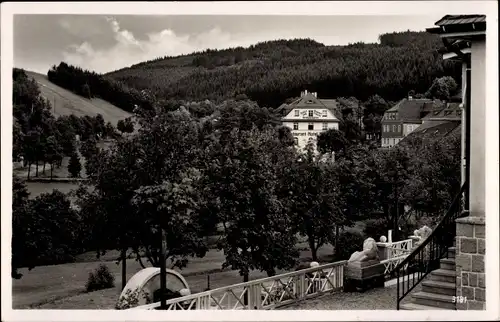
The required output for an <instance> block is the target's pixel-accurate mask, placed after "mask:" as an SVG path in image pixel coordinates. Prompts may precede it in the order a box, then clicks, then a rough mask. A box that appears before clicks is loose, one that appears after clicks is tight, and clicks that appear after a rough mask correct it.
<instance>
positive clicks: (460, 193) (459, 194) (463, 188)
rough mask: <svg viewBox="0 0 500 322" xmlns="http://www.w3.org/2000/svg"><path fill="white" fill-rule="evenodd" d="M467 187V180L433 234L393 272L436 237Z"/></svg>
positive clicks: (395, 269) (396, 268)
mask: <svg viewBox="0 0 500 322" xmlns="http://www.w3.org/2000/svg"><path fill="white" fill-rule="evenodd" d="M466 187H467V182H465V183H464V184H463V186H462V188H461V189H460V192H459V193H458V194H457V195H456V196H455V198H453V201H452V203H451V205H450V207H448V210H447V211H446V214H445V215H444V216H443V218H441V220H440V221H439V223H438V224H437V225H436V227H435V228H434V229H433V230H432V232H431V234H430V235H429V236H428V237H427V238H426V239H425V240H424V241H422V242H421V243H420V244H419V245H418V246H417V247H416V248H415V249H414V250H413V251H412V252H411V253H410V254H408V256H407V257H406V258H405V260H404V261H402V262H401V263H399V264H398V265H397V266H396V267H395V268H394V270H393V272H396V271H397V270H399V269H401V267H403V266H404V265H406V264H408V262H409V261H410V260H411V259H413V258H414V257H415V255H416V254H417V253H419V252H420V251H421V250H422V249H424V248H425V247H426V246H427V245H428V244H429V243H430V241H431V237H434V235H435V234H436V231H438V230H439V228H441V227H442V226H443V224H444V222H445V221H446V219H448V218H449V217H450V216H451V214H452V213H453V208H454V207H455V206H456V203H457V202H459V201H460V200H461V199H460V196H461V195H462V194H463V193H464V192H465V190H466Z"/></svg>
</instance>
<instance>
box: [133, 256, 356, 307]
mask: <svg viewBox="0 0 500 322" xmlns="http://www.w3.org/2000/svg"><path fill="white" fill-rule="evenodd" d="M346 265H347V261H340V262H335V263H331V264H326V265H321V266H317V267H312V268H307V269H303V270H300V271H295V272H290V273H285V274H280V275H276V276H272V277H267V278H262V279H258V280H255V281H250V282H245V283H241V284H235V285H230V286H226V287H221V288H217V289H214V290H210V291H205V292H201V293H196V294H192V295H188V296H184V297H179V298H175V299H171V300H168V301H167V306H166V310H242V309H243V310H269V309H274V308H277V307H281V306H285V305H288V304H292V303H296V302H299V301H301V300H304V299H308V298H312V297H316V296H319V295H322V294H326V293H333V292H335V291H338V290H341V289H342V288H343V285H344V268H345V266H346ZM132 309H135V310H137V309H139V310H158V309H160V303H159V302H157V303H153V304H148V305H143V306H138V307H134V308H132Z"/></svg>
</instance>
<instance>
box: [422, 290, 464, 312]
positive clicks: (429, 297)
mask: <svg viewBox="0 0 500 322" xmlns="http://www.w3.org/2000/svg"><path fill="white" fill-rule="evenodd" d="M412 297H413V301H414V303H416V304H420V305H426V306H434V307H437V308H442V309H450V310H455V308H456V305H455V303H453V296H452V295H443V294H435V293H429V292H423V291H422V292H418V293H415V294H413V296H412Z"/></svg>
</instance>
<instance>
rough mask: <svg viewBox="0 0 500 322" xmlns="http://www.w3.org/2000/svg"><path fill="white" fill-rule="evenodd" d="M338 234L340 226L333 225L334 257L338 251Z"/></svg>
mask: <svg viewBox="0 0 500 322" xmlns="http://www.w3.org/2000/svg"><path fill="white" fill-rule="evenodd" d="M339 234H340V227H339V225H335V257H337V255H338V253H339Z"/></svg>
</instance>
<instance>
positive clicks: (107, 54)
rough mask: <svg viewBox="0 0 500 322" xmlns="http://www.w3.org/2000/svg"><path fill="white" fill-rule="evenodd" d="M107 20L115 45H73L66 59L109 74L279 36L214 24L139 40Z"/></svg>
mask: <svg viewBox="0 0 500 322" xmlns="http://www.w3.org/2000/svg"><path fill="white" fill-rule="evenodd" d="M105 20H106V21H107V23H108V28H109V31H110V32H112V34H113V40H114V44H112V45H110V46H107V48H97V46H93V45H92V44H91V43H90V42H88V41H85V42H82V43H80V44H73V45H71V46H68V47H67V48H66V50H64V52H63V58H64V61H65V62H67V63H69V64H74V65H78V66H80V67H82V68H85V69H89V70H93V71H96V72H100V73H105V72H109V71H113V70H117V69H120V68H123V67H126V66H130V65H133V64H136V63H139V62H142V61H146V60H151V59H154V58H157V57H163V56H176V55H180V54H189V53H192V52H195V51H202V50H205V49H208V48H210V49H223V48H230V47H237V46H250V45H252V44H255V43H257V42H259V41H263V40H271V39H276V38H277V37H276V36H275V35H272V34H269V33H265V34H264V33H261V34H252V35H248V34H246V35H242V34H240V35H237V34H234V35H232V34H231V33H229V32H225V31H223V30H221V29H220V28H218V27H214V28H211V29H209V30H206V31H202V32H199V33H193V34H188V35H181V34H176V33H175V32H174V31H173V30H171V29H164V30H161V31H159V32H151V33H148V34H147V36H146V37H145V39H138V38H137V37H135V36H134V34H133V33H132V32H131V31H129V30H125V29H123V28H121V26H120V24H119V22H118V21H117V20H116V19H114V18H112V17H105ZM278 38H279V37H278Z"/></svg>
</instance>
